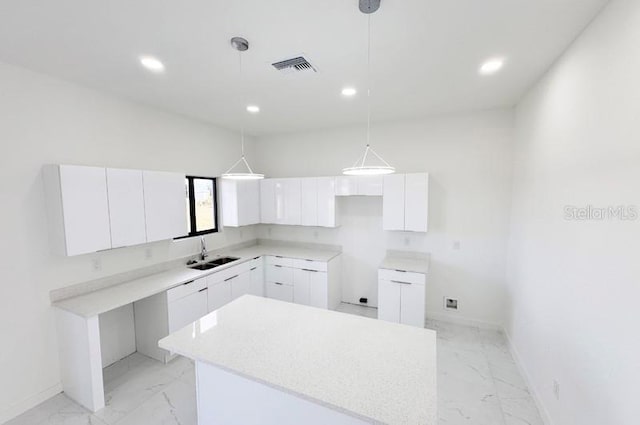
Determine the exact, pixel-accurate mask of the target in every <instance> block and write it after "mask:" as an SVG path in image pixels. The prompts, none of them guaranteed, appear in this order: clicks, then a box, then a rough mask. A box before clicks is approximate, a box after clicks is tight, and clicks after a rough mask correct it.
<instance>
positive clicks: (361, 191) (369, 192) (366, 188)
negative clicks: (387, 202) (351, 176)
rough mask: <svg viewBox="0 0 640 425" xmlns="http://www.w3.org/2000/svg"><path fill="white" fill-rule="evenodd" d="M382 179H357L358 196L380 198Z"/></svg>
mask: <svg viewBox="0 0 640 425" xmlns="http://www.w3.org/2000/svg"><path fill="white" fill-rule="evenodd" d="M383 184H384V179H383V177H382V176H364V177H358V195H360V196H382V191H383Z"/></svg>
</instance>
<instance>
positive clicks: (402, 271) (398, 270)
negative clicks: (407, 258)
mask: <svg viewBox="0 0 640 425" xmlns="http://www.w3.org/2000/svg"><path fill="white" fill-rule="evenodd" d="M395 271H397V272H400V273H406V272H407V271H406V270H400V269H395Z"/></svg>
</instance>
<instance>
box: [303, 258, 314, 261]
mask: <svg viewBox="0 0 640 425" xmlns="http://www.w3.org/2000/svg"><path fill="white" fill-rule="evenodd" d="M304 261H313V260H309V259H308V258H305V259H304Z"/></svg>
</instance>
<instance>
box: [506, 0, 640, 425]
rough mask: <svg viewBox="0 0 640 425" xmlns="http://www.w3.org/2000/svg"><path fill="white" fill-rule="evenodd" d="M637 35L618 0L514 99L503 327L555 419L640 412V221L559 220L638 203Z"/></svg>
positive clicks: (627, 4) (604, 419)
mask: <svg viewBox="0 0 640 425" xmlns="http://www.w3.org/2000/svg"><path fill="white" fill-rule="evenodd" d="M639 46H640V2H638V1H637V0H613V1H612V2H611V3H610V4H609V6H607V8H606V9H605V10H604V12H603V13H602V14H601V15H600V16H599V17H598V18H597V19H596V20H595V21H594V22H593V23H592V25H591V26H590V27H589V28H588V29H587V30H586V31H585V33H584V34H583V35H582V36H581V37H580V38H579V39H578V40H577V41H576V42H575V44H574V45H573V46H572V47H571V48H570V49H569V50H568V51H567V52H566V54H565V55H564V56H563V57H562V58H561V59H560V60H559V62H558V63H557V64H556V65H555V66H554V67H553V68H552V70H551V71H550V72H549V73H548V75H546V77H544V79H543V80H542V81H541V82H540V83H539V84H538V85H537V86H536V87H535V88H534V89H533V90H532V91H531V92H530V93H529V94H528V95H527V96H526V98H525V99H524V100H523V101H522V102H521V104H520V105H519V106H518V108H517V126H516V128H517V133H516V140H517V148H516V161H515V173H514V176H515V177H514V187H513V198H514V206H513V217H512V223H513V224H512V238H511V242H510V252H511V254H512V256H511V258H510V260H509V274H508V276H509V281H510V285H509V288H510V290H509V302H508V303H507V304H508V305H510V306H511V309H510V310H511V311H510V315H509V317H510V318H509V321H508V331H509V333H510V336H511V339H512V342H513V344H514V346H515V348H516V350H517V351H518V353H519V357H520V359H521V362H522V364H523V365H524V367H525V369H526V370H527V372H528V375H529V378H530V382H531V383H532V384H533V387H534V389H535V391H536V393H537V394H538V397H539V400H540V401H541V403H542V404H543V405H544V407H545V408H546V409H545V410H546V415H547V416H548V417H549V419H550V423H553V424H556V425H573V424H576V425H602V424H611V425H633V424H637V423H638V421H639V419H638V418H640V404H638V400H637V399H638V382H640V336H639V335H640V331H639V330H638V326H639V325H640V309H638V300H639V299H640V261H638V254H639V253H640V223H639V222H638V221H637V220H636V221H623V220H615V219H614V220H603V221H597V220H596V221H570V220H565V219H564V207H565V206H566V205H573V206H587V205H592V206H594V207H607V206H609V205H614V206H615V205H630V204H632V205H636V206H640V186H639V184H638V182H640V127H639V120H638V117H639V116H640V80H639V76H640V47H639ZM553 380H557V381H558V382H559V384H560V399H559V400H556V398H555V397H554V394H553Z"/></svg>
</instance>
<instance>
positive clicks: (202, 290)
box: [198, 288, 209, 292]
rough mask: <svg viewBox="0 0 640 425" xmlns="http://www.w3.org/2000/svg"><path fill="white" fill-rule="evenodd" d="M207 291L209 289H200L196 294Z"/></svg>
mask: <svg viewBox="0 0 640 425" xmlns="http://www.w3.org/2000/svg"><path fill="white" fill-rule="evenodd" d="M207 289H209V288H202V289H201V290H199V291H198V292H204V291H206V290H207Z"/></svg>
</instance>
